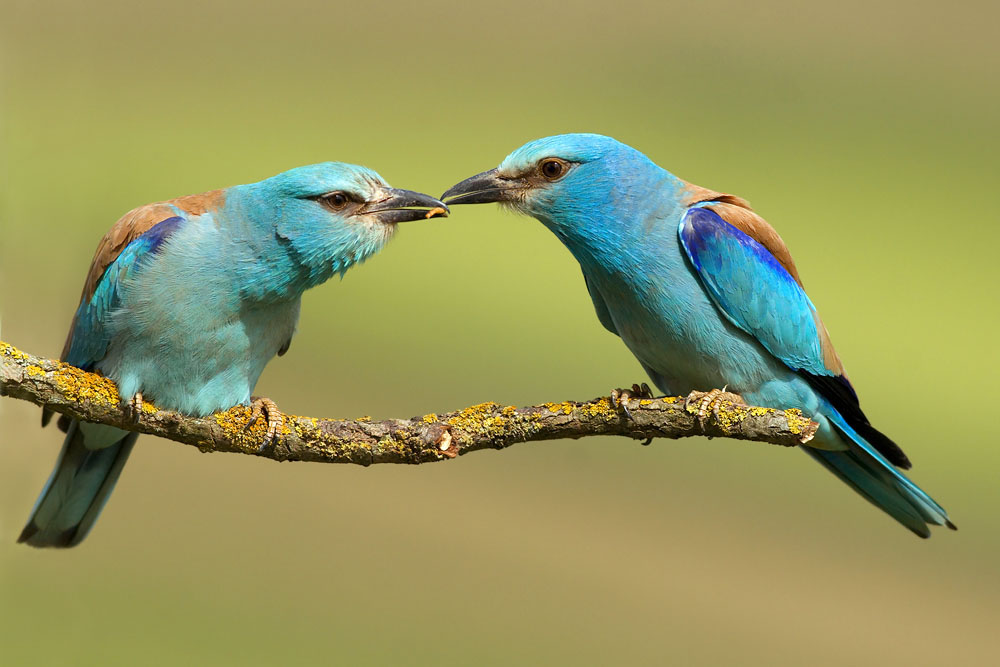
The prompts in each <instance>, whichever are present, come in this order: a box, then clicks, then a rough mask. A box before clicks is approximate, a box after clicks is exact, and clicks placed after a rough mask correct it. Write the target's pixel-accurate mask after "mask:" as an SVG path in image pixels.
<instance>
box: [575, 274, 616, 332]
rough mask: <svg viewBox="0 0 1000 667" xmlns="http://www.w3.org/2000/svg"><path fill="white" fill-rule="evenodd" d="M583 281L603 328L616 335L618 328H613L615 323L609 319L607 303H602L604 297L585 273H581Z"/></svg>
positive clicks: (609, 313)
mask: <svg viewBox="0 0 1000 667" xmlns="http://www.w3.org/2000/svg"><path fill="white" fill-rule="evenodd" d="M583 281H584V282H585V283H587V291H588V292H590V299H591V301H593V302H594V311H595V312H596V313H597V319H598V320H600V321H601V324H603V325H604V328H605V329H607V330H608V331H610V332H611V333H613V334H614V335H616V336H617V335H618V330H617V329H615V323H614V321H613V320H612V319H611V311H609V310H608V304H606V303H604V297H603V296H601V293H600V292H598V291H597V290H596V289H595V288H594V286H593V285H591V284H590V280H588V279H587V274H586V273H584V274H583Z"/></svg>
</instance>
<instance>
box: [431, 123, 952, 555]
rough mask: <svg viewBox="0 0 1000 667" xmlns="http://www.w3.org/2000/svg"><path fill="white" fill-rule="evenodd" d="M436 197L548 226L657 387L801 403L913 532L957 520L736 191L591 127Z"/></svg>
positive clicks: (853, 470) (851, 468)
mask: <svg viewBox="0 0 1000 667" xmlns="http://www.w3.org/2000/svg"><path fill="white" fill-rule="evenodd" d="M441 199H442V200H444V201H445V202H446V203H448V204H449V205H454V204H477V203H486V202H499V203H501V204H502V205H504V206H506V207H508V208H511V209H513V210H515V211H518V212H520V213H524V214H527V215H530V216H533V217H534V218H537V219H538V220H539V221H540V222H542V224H544V225H545V226H546V227H548V228H549V229H550V230H551V231H552V232H553V233H554V234H555V235H556V236H557V237H558V238H559V240H560V241H562V242H563V243H564V244H565V245H566V247H567V248H568V249H569V250H570V252H571V253H572V254H573V256H574V257H575V258H576V259H577V261H578V262H579V263H580V266H581V268H582V269H583V276H584V280H585V281H586V284H587V289H588V290H589V291H590V296H591V298H592V299H593V302H594V308H595V310H596V311H597V317H598V319H599V320H600V322H601V324H603V325H604V327H605V328H607V329H608V330H609V331H611V332H612V333H614V334H616V335H618V336H619V337H621V339H622V341H624V343H625V344H626V345H627V346H628V348H629V350H631V351H632V353H633V354H634V355H635V356H636V357H637V358H638V360H639V362H640V363H641V364H642V366H643V368H644V369H645V370H646V372H647V373H648V374H649V377H650V378H651V379H652V381H653V383H654V384H655V385H656V386H657V387H658V388H659V389H660V391H663V392H665V393H668V394H681V395H689V394H690V392H694V391H696V390H705V389H712V388H716V389H717V388H720V387H722V388H726V387H728V389H729V390H730V391H732V392H735V393H737V394H739V395H740V396H742V397H743V398H744V399H746V400H748V401H750V402H751V403H752V404H756V405H765V406H770V407H776V408H782V409H787V408H800V409H802V410H803V411H804V412H805V414H807V415H811V416H812V418H813V419H814V420H815V421H817V422H818V423H819V425H820V426H819V429H818V431H817V433H816V435H815V437H814V438H813V439H812V440H810V441H809V442H808V444H807V445H806V446H804V447H803V448H802V449H803V450H804V451H805V452H806V453H808V454H809V456H811V457H812V458H814V459H815V460H816V461H818V462H819V463H821V464H822V465H823V466H824V467H826V468H827V469H828V470H829V471H830V472H832V473H833V474H835V475H836V476H837V477H839V478H840V479H841V480H843V481H844V482H845V483H847V485H848V486H850V487H851V488H853V489H854V490H855V491H857V492H858V493H860V494H861V495H862V496H864V497H865V498H867V499H868V500H869V501H871V502H872V503H874V504H875V505H876V506H878V507H880V508H881V509H882V510H884V511H885V512H887V513H888V514H889V515H891V516H892V517H893V518H894V519H896V520H897V521H899V522H900V523H902V524H903V525H904V526H906V527H907V528H909V529H910V530H911V531H913V532H914V533H916V534H917V535H919V536H921V537H929V536H930V528H929V527H928V524H937V525H947V526H949V527H950V528H954V527H955V526H954V525H953V524H952V523H951V522H950V521H949V520H948V515H947V513H946V512H945V511H944V510H943V509H942V508H941V506H940V505H938V504H937V503H936V502H934V500H932V499H931V498H930V496H928V495H927V494H926V493H924V491H922V490H921V489H920V488H919V487H917V486H916V485H915V484H914V483H913V482H911V481H910V480H909V479H907V478H906V476H904V475H903V474H902V473H900V472H899V471H898V470H897V469H896V468H897V467H898V468H903V469H907V468H909V467H910V462H909V460H908V459H907V458H906V455H905V454H903V451H902V450H901V449H900V448H899V447H898V446H897V445H896V444H895V443H894V442H893V441H892V440H890V439H889V438H888V437H886V436H885V435H883V434H882V433H881V432H879V431H878V430H876V429H875V427H873V426H872V425H871V424H870V423H869V421H868V419H867V418H866V417H865V414H864V412H862V410H861V406H860V405H859V403H858V397H857V394H855V391H854V388H853V387H852V386H851V383H850V382H849V381H848V379H847V376H846V375H845V373H844V367H843V365H842V364H841V362H840V359H839V358H838V357H837V353H836V352H835V351H834V349H833V345H832V344H831V342H830V337H829V335H828V333H827V330H826V328H825V327H824V325H823V322H822V321H821V320H820V318H819V315H818V314H817V312H816V308H815V307H814V306H813V304H812V302H811V301H810V300H809V297H808V296H806V293H805V290H804V289H803V287H802V281H801V280H800V279H799V274H798V271H797V270H796V268H795V263H794V262H793V261H792V257H791V254H790V253H789V252H788V248H786V247H785V244H784V243H783V242H782V240H781V238H780V237H779V236H778V234H777V232H775V231H774V229H773V228H772V227H771V226H770V225H768V223H767V222H765V221H764V219H763V218H761V217H760V216H758V215H757V214H756V213H754V212H753V210H752V209H751V208H750V206H749V204H747V202H746V201H745V200H743V199H741V198H739V197H736V196H733V195H729V194H722V193H719V192H714V191H712V190H708V189H706V188H702V187H699V186H697V185H692V184H690V183H686V182H685V181H682V180H681V179H679V178H677V177H676V176H674V175H673V174H671V173H669V172H667V171H666V170H664V169H662V168H660V167H659V166H657V165H656V164H654V163H653V162H652V161H650V160H649V158H647V157H646V156H645V155H643V154H642V153H640V152H639V151H637V150H635V149H634V148H631V147H629V146H626V145H624V144H622V143H620V142H618V141H616V140H614V139H611V138H609V137H604V136H600V135H595V134H567V135H560V136H554V137H547V138H544V139H539V140H537V141H533V142H530V143H528V144H526V145H524V146H522V147H521V148H519V149H517V150H516V151H514V152H513V153H511V154H510V155H508V156H507V157H506V158H505V159H504V160H503V162H501V163H500V166H499V167H497V168H496V169H491V170H489V171H486V172H483V173H481V174H478V175H476V176H473V177H471V178H469V179H466V180H464V181H462V182H461V183H458V184H457V185H455V186H454V187H452V188H451V189H449V190H448V191H447V192H445V193H444V195H442V197H441ZM717 395H718V391H713V392H711V393H710V394H709V397H708V400H709V401H712V400H715V397H716V396H717ZM704 408H705V405H704V404H703V405H701V409H704Z"/></svg>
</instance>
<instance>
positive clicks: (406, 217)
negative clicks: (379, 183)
mask: <svg viewBox="0 0 1000 667" xmlns="http://www.w3.org/2000/svg"><path fill="white" fill-rule="evenodd" d="M384 193H385V198H384V199H380V200H379V201H375V202H371V203H369V204H367V205H365V207H364V208H363V209H362V210H361V211H360V212H361V213H363V214H365V215H368V214H373V215H374V217H375V218H376V219H377V220H378V221H379V222H382V223H386V224H389V223H395V222H411V221H413V220H426V219H429V218H438V217H440V218H447V217H448V207H447V206H445V205H444V204H443V203H442V202H440V201H438V200H437V199H434V197H431V196H430V195H425V194H422V193H420V192H413V191H412V190H397V189H396V188H385V190H384Z"/></svg>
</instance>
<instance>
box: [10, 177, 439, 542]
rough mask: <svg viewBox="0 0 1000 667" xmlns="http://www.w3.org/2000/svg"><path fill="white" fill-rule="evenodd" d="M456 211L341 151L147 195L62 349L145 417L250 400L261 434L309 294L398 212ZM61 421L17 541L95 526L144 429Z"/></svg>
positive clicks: (96, 271)
mask: <svg viewBox="0 0 1000 667" xmlns="http://www.w3.org/2000/svg"><path fill="white" fill-rule="evenodd" d="M446 214H447V209H446V208H445V207H444V206H443V205H442V204H441V202H440V201H438V200H436V199H434V198H433V197H429V196H427V195H424V194H420V193H416V192H410V191H409V190H397V189H394V188H391V187H389V186H388V185H387V184H386V182H385V181H384V180H382V178H381V177H380V176H379V175H378V174H376V173H375V172H374V171H372V170H370V169H366V168H364V167H359V166H355V165H350V164H342V163H336V162H327V163H323V164H315V165H311V166H306V167H299V168H297V169H292V170H291V171H286V172H285V173H283V174H278V175H277V176H274V177H272V178H269V179H267V180H264V181H261V182H259V183H253V184H250V185H237V186H234V187H230V188H226V189H224V190H214V191H212V192H206V193H204V194H199V195H191V196H188V197H180V198H178V199H172V200H170V201H165V202H159V203H155V204H149V205H147V206H142V207H139V208H137V209H134V210H132V211H130V212H129V213H126V214H125V216H124V217H122V218H121V220H119V221H118V222H117V223H115V225H114V226H113V227H112V228H111V230H110V231H109V232H108V233H107V235H106V236H105V237H104V238H103V239H102V240H101V242H100V244H99V245H98V246H97V252H96V254H95V255H94V260H93V263H92V264H91V267H90V272H89V273H88V275H87V280H86V282H85V283H84V287H83V295H82V297H81V300H80V306H79V308H78V309H77V311H76V316H75V317H74V319H73V323H72V325H71V326H70V332H69V338H68V339H67V340H66V346H65V348H64V349H63V353H62V359H63V360H64V361H66V362H67V363H69V364H72V365H74V366H78V367H80V368H83V369H86V370H92V371H97V372H100V373H102V374H104V375H105V376H107V377H109V378H111V379H112V380H114V382H115V383H116V384H117V385H118V390H119V392H120V393H121V396H122V400H123V401H126V402H127V404H128V406H129V407H130V409H131V410H132V412H133V415H135V416H138V414H139V413H140V412H141V410H142V402H143V399H144V398H145V399H148V400H150V401H153V402H155V404H156V405H157V406H158V407H160V408H165V409H171V410H177V411H180V412H183V413H186V414H188V415H193V416H202V415H207V414H210V413H213V412H217V411H220V410H227V409H229V408H231V407H233V406H235V405H241V404H242V405H251V404H252V405H253V408H254V412H253V415H252V417H251V419H252V420H256V419H258V418H259V417H261V416H264V417H265V418H266V420H267V435H266V438H265V441H264V443H262V447H263V445H264V444H266V443H267V442H269V441H270V440H272V439H273V438H274V437H275V436H276V435H277V433H278V429H279V428H280V427H281V423H282V417H281V413H280V412H279V411H278V409H277V406H275V404H274V403H273V402H271V401H270V400H268V399H265V398H259V399H252V397H251V393H252V392H253V388H254V385H255V384H256V383H257V379H258V378H259V377H260V374H261V372H262V371H263V370H264V366H265V364H267V362H268V361H269V360H270V359H271V357H273V356H274V355H275V354H277V355H279V356H280V355H282V354H284V353H285V352H286V351H287V350H288V346H289V343H290V342H291V339H292V335H293V333H294V332H295V324H296V321H297V320H298V317H299V304H300V302H301V297H302V293H303V292H305V290H307V289H309V288H310V287H314V286H316V285H319V284H320V283H322V282H324V281H326V280H327V279H328V278H330V277H331V276H333V275H334V274H335V273H340V274H341V275H343V274H344V272H346V271H347V270H348V269H349V268H350V267H351V266H352V265H354V264H357V263H359V262H361V261H363V260H365V259H366V258H367V257H369V256H371V255H373V254H374V253H376V252H378V251H379V250H380V249H381V248H382V246H383V245H384V244H385V243H386V242H387V241H388V240H389V238H390V237H391V236H392V235H393V232H394V231H395V230H396V223H399V222H406V221H410V220H419V219H423V218H429V217H434V216H436V215H446ZM50 417H51V413H44V414H43V417H42V424H43V425H45V423H47V422H48V420H49V418H50ZM60 426H61V427H62V428H63V430H65V431H66V440H65V442H64V444H63V448H62V453H61V454H60V455H59V459H58V461H57V462H56V467H55V470H54V471H53V473H52V476H51V477H50V478H49V481H48V483H47V484H46V486H45V488H44V489H43V490H42V493H41V496H40V497H39V499H38V501H37V503H36V504H35V508H34V510H33V511H32V514H31V518H30V519H29V521H28V524H27V526H26V527H25V528H24V531H23V532H22V533H21V536H20V538H19V540H18V541H19V542H26V543H28V544H30V545H32V546H36V547H46V546H52V547H71V546H74V545H76V544H79V543H80V541H81V540H83V538H84V537H86V535H87V533H88V531H89V530H90V529H91V527H92V526H93V524H94V521H96V520H97V516H98V514H99V513H100V511H101V509H102V507H103V506H104V503H105V502H107V499H108V496H109V495H110V494H111V491H112V489H113V488H114V485H115V482H116V481H117V479H118V476H119V475H120V474H121V470H122V466H123V465H125V461H126V459H127V458H128V455H129V453H130V452H131V451H132V446H133V445H134V444H135V440H136V437H137V434H135V433H130V432H128V431H123V430H120V429H117V428H112V427H110V426H104V425H100V424H88V423H85V422H79V421H76V420H70V419H68V418H62V419H60Z"/></svg>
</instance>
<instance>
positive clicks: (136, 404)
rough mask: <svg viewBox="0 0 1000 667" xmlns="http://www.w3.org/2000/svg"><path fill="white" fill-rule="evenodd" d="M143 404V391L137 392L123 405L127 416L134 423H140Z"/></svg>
mask: <svg viewBox="0 0 1000 667" xmlns="http://www.w3.org/2000/svg"><path fill="white" fill-rule="evenodd" d="M142 406H143V400H142V392H141V391H137V392H135V396H133V397H132V398H130V399H129V400H128V401H125V404H124V405H123V406H122V408H123V410H124V412H125V416H126V417H128V418H129V419H130V420H131V421H132V423H133V424H138V423H139V419H140V418H141V417H142Z"/></svg>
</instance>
